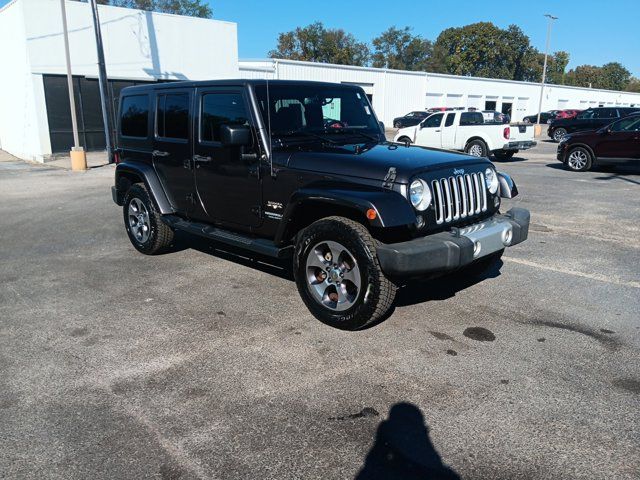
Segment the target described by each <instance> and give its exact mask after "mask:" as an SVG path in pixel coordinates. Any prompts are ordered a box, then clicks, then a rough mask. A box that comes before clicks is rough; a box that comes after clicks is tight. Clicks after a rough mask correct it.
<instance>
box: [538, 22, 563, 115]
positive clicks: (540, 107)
mask: <svg viewBox="0 0 640 480" xmlns="http://www.w3.org/2000/svg"><path fill="white" fill-rule="evenodd" d="M544 16H545V17H547V18H548V19H549V21H548V24H547V46H546V47H545V49H544V65H543V66H542V84H541V85H540V103H539V104H538V119H537V120H536V124H537V125H540V113H541V110H542V96H543V94H544V81H545V80H546V78H547V56H548V55H549V40H550V38H551V23H552V22H553V21H554V20H557V19H558V17H554V16H553V15H551V14H549V13H545V15H544Z"/></svg>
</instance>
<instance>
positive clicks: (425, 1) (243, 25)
mask: <svg viewBox="0 0 640 480" xmlns="http://www.w3.org/2000/svg"><path fill="white" fill-rule="evenodd" d="M7 1H8V0H0V6H2V5H4V4H6V3H7ZM209 3H210V5H211V7H212V9H213V15H214V18H216V19H219V20H228V21H232V22H236V23H237V24H238V42H239V55H240V58H264V57H266V56H267V53H268V52H269V50H271V49H272V48H274V47H275V44H276V39H277V36H278V33H280V32H284V31H289V30H292V29H294V28H295V27H297V26H304V25H308V24H309V23H312V22H314V21H316V20H319V21H321V22H323V23H324V24H325V25H326V26H328V27H334V28H338V27H339V28H343V29H345V30H347V31H349V32H351V33H353V34H354V35H355V36H356V37H357V38H358V39H359V40H361V41H367V42H369V41H370V40H371V39H372V38H373V37H375V36H376V35H378V34H379V33H380V32H382V31H384V30H386V29H387V28H388V27H389V26H391V25H396V26H398V27H404V26H405V25H408V26H410V27H412V28H413V29H414V32H415V33H417V34H420V35H422V36H423V37H425V38H428V39H430V40H435V38H436V37H437V36H438V34H439V33H440V31H442V30H444V29H445V28H448V27H456V26H462V25H466V24H469V23H473V22H479V21H490V22H493V23H495V24H496V25H498V26H500V27H506V26H507V25H509V24H511V23H514V24H516V25H518V26H520V28H522V29H523V30H524V32H525V33H526V34H527V35H529V37H530V38H531V42H532V44H533V45H534V46H535V47H536V48H538V49H539V50H541V51H543V50H544V42H545V35H546V19H545V18H544V17H543V15H544V14H545V13H551V14H553V15H555V16H557V17H559V19H558V20H556V22H555V24H554V27H553V31H552V37H551V50H552V51H555V50H566V51H568V52H569V54H570V55H571V62H570V63H569V67H575V66H576V65H582V64H585V63H587V64H592V65H602V64H604V63H607V62H610V61H618V62H620V63H622V64H623V65H624V66H626V67H627V68H628V69H629V70H630V71H631V73H632V74H634V75H635V76H638V77H640V33H639V32H640V0H605V1H603V0H567V1H565V2H557V1H550V0H537V1H534V2H531V1H528V0H475V1H473V0H448V1H442V0H422V1H418V2H416V1H412V0H402V1H396V2H391V1H389V0H386V1H381V0H341V1H335V0H322V1H318V0H209ZM0 48H1V47H0Z"/></svg>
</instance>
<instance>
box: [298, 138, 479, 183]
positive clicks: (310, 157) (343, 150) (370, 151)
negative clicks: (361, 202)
mask: <svg viewBox="0 0 640 480" xmlns="http://www.w3.org/2000/svg"><path fill="white" fill-rule="evenodd" d="M287 165H288V166H289V167H290V168H294V169H298V170H307V171H314V172H326V173H328V174H332V175H339V176H351V177H360V178H369V179H373V180H383V179H384V177H385V175H386V174H387V172H388V171H389V168H391V167H394V168H395V169H396V180H395V181H396V182H397V183H408V182H409V180H410V179H411V177H412V176H414V175H415V174H417V173H419V172H425V171H432V170H438V169H441V168H447V167H459V166H463V165H491V162H489V160H487V159H486V158H478V157H472V156H469V155H464V154H461V153H455V152H449V151H446V150H437V149H434V148H426V147H418V146H409V147H406V146H404V145H398V144H395V143H380V144H370V145H344V146H327V147H324V148H314V149H313V150H312V151H300V150H296V151H294V152H291V153H290V155H289V158H288V161H287Z"/></svg>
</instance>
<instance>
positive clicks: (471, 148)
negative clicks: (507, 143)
mask: <svg viewBox="0 0 640 480" xmlns="http://www.w3.org/2000/svg"><path fill="white" fill-rule="evenodd" d="M478 148H479V149H480V150H478ZM471 152H480V155H478V154H475V153H471ZM464 153H466V154H467V155H473V156H474V157H486V156H487V155H488V154H489V149H488V148H487V144H486V143H484V141H482V140H478V139H476V140H471V141H470V142H469V143H467V145H466V147H464Z"/></svg>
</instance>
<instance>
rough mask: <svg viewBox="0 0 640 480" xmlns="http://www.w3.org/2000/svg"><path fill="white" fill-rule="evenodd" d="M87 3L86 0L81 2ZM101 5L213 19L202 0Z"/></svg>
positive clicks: (109, 0)
mask: <svg viewBox="0 0 640 480" xmlns="http://www.w3.org/2000/svg"><path fill="white" fill-rule="evenodd" d="M81 1H86V0H81ZM98 3H99V4H101V5H113V6H114V7H125V8H137V9H139V10H147V11H150V12H162V13H174V14H176V15H187V16H189V17H202V18H211V16H212V15H213V12H212V11H211V7H210V6H209V5H207V4H206V3H202V0H98Z"/></svg>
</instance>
